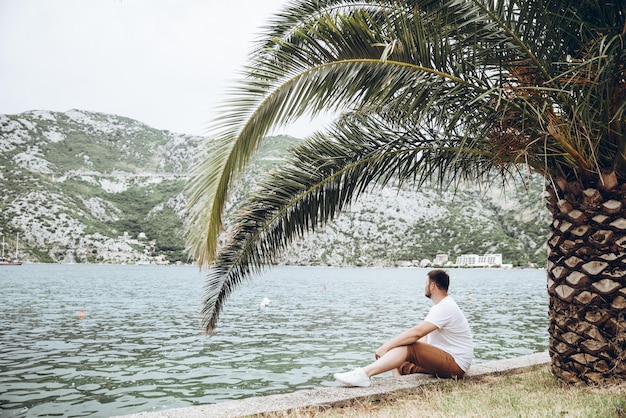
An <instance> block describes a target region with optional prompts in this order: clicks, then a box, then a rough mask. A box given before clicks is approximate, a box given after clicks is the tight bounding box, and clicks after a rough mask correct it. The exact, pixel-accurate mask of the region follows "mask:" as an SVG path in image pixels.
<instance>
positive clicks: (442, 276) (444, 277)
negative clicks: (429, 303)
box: [428, 270, 450, 292]
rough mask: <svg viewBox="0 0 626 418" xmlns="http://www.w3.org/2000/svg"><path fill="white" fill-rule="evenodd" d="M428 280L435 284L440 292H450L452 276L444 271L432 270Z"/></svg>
mask: <svg viewBox="0 0 626 418" xmlns="http://www.w3.org/2000/svg"><path fill="white" fill-rule="evenodd" d="M428 280H430V281H432V282H435V285H436V286H437V287H438V288H439V290H445V291H446V292H447V291H448V287H449V286H450V276H448V273H446V272H445V271H443V270H431V271H429V272H428Z"/></svg>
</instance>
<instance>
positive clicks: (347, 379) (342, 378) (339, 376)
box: [334, 368, 371, 387]
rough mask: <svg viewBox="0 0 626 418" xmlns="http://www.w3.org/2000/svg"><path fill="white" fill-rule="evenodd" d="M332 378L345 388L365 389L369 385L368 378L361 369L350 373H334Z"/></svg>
mask: <svg viewBox="0 0 626 418" xmlns="http://www.w3.org/2000/svg"><path fill="white" fill-rule="evenodd" d="M334 377H335V380H338V381H339V382H341V383H343V384H344V385H345V386H360V387H367V386H369V385H370V384H371V381H370V378H369V377H368V376H367V375H366V374H365V372H364V371H363V369H361V368H357V369H354V370H352V371H351V372H345V373H335V374H334Z"/></svg>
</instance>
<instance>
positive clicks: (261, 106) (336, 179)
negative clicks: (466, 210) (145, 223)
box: [188, 0, 626, 329]
mask: <svg viewBox="0 0 626 418" xmlns="http://www.w3.org/2000/svg"><path fill="white" fill-rule="evenodd" d="M625 17H626V7H625V6H624V2H623V1H621V0H620V1H614V2H611V3H607V2H600V1H591V0H581V1H578V2H570V1H569V0H546V1H531V0H508V1H507V0H412V1H403V2H400V1H394V0H383V1H380V0H379V1H373V0H363V1H357V0H320V1H316V2H307V1H292V2H291V3H290V4H289V5H288V6H287V7H286V8H285V10H284V11H283V12H281V13H279V14H278V15H277V16H276V17H275V19H274V20H273V21H272V22H271V23H270V24H269V25H268V27H267V28H266V32H265V34H264V36H263V40H262V41H261V42H259V44H258V45H259V46H258V48H257V51H256V53H255V54H254V55H253V57H252V59H251V62H250V64H249V66H248V67H247V68H246V69H245V73H244V77H243V79H242V80H241V82H240V83H239V84H238V85H237V86H236V88H235V89H234V90H233V91H232V99H231V100H230V101H229V102H228V103H227V104H226V105H225V108H224V112H223V113H222V114H221V115H220V117H219V119H218V120H217V121H216V123H215V125H214V126H213V131H212V132H213V134H214V135H213V136H214V138H215V139H214V141H213V142H212V143H211V145H212V148H211V150H210V151H209V153H208V154H209V156H208V157H207V158H206V161H205V163H204V164H202V165H200V166H198V168H197V170H196V172H195V173H194V180H193V182H192V183H191V186H190V190H191V191H192V197H191V210H190V222H189V228H190V233H189V240H188V241H189V245H190V248H191V251H192V253H194V254H195V256H196V259H197V260H198V262H199V263H200V264H202V265H209V264H211V263H214V269H213V270H212V271H211V274H210V279H209V283H208V288H207V297H206V301H205V302H206V305H205V311H204V317H205V325H206V326H207V329H212V328H213V327H214V326H215V324H216V321H217V316H218V315H219V312H220V310H221V308H222V306H223V303H224V301H225V299H226V298H227V296H228V295H229V294H230V292H231V291H232V289H233V288H234V287H235V286H236V285H237V284H239V283H240V282H241V280H244V279H245V278H246V277H248V276H249V275H250V274H251V273H254V272H256V271H258V270H259V269H261V268H263V267H264V266H266V265H269V264H272V263H273V262H274V261H275V260H276V257H277V255H278V254H279V253H280V251H282V250H283V249H284V248H285V246H286V245H288V244H289V243H290V242H291V241H292V240H293V239H295V238H298V237H300V236H301V235H302V234H304V233H305V232H306V231H310V230H313V229H314V228H316V227H318V226H320V225H324V224H325V223H326V222H328V221H330V220H332V219H333V218H334V217H335V216H336V214H338V213H339V212H340V211H341V210H342V209H343V208H345V206H346V205H348V204H349V203H350V202H351V201H352V200H353V199H355V198H357V197H358V196H359V194H360V193H362V192H363V191H364V190H365V189H366V188H367V187H370V186H371V185H373V184H378V185H380V184H386V183H389V182H392V181H394V182H395V181H398V182H403V181H409V180H413V181H415V182H416V183H417V184H418V185H419V184H420V182H423V181H426V180H427V179H435V180H437V181H438V182H439V183H440V184H441V185H442V186H444V185H452V186H454V184H455V182H458V181H461V180H464V179H471V180H477V179H481V178H485V176H488V175H489V173H491V172H493V170H496V171H499V172H500V173H501V174H502V175H506V174H507V173H510V172H513V171H515V167H516V165H518V164H525V165H528V166H530V167H531V168H532V169H533V170H535V171H537V172H539V173H542V174H543V175H544V176H546V177H548V178H553V179H554V178H564V179H569V180H571V179H583V180H584V181H591V182H593V181H597V179H598V176H599V173H601V172H602V171H604V170H607V169H611V170H615V171H617V174H618V176H621V177H622V178H623V179H626V157H625V156H626V135H625V129H626V128H625V126H626V123H625V122H626V121H624V108H625V107H626V105H625V104H624V100H625V97H626V81H625V76H624V62H625V53H624V51H625V49H624V46H623V45H624V42H623V38H624V35H625V33H626V26H625ZM322 110H334V111H336V112H337V113H339V114H341V115H342V118H343V119H341V120H340V121H339V122H337V123H336V124H335V125H334V129H333V130H330V131H328V132H326V133H325V134H323V135H322V134H320V135H319V136H317V137H314V138H312V139H311V142H310V143H309V145H307V146H304V147H298V148H296V149H295V150H294V157H293V158H294V159H293V160H292V161H291V162H290V164H289V165H288V166H287V167H286V168H284V169H283V170H281V171H280V176H271V177H269V178H268V180H267V182H265V183H262V184H263V189H262V193H261V194H260V195H255V196H253V197H251V198H250V199H249V200H248V201H246V203H245V205H244V207H245V210H244V211H243V212H240V213H238V214H237V215H236V216H235V218H234V219H235V220H234V225H235V226H234V227H233V229H232V230H230V231H229V238H228V239H226V244H225V246H224V247H222V248H221V249H220V250H219V252H218V237H219V236H220V234H221V233H222V220H223V217H224V206H225V204H226V201H227V199H228V194H229V191H230V189H231V188H232V184H233V182H235V181H236V178H237V175H238V174H239V173H240V172H241V171H242V170H243V169H244V168H245V166H246V164H247V163H248V160H249V159H250V157H251V155H252V154H253V153H254V152H255V150H256V149H257V147H258V146H259V143H260V141H262V139H263V137H264V136H265V135H266V134H267V132H269V130H270V129H271V128H273V127H276V126H280V125H282V124H286V123H289V122H291V121H293V120H295V119H297V118H298V117H301V116H302V115H304V114H307V113H310V114H313V115H315V114H316V113H317V112H320V111H322Z"/></svg>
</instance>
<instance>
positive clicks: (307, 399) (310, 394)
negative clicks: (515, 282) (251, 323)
mask: <svg viewBox="0 0 626 418" xmlns="http://www.w3.org/2000/svg"><path fill="white" fill-rule="evenodd" d="M549 362H550V357H549V355H548V352H542V353H535V354H531V355H528V356H523V357H517V358H513V359H507V360H497V361H491V362H488V363H482V364H477V365H473V366H472V367H470V369H469V371H468V372H467V374H466V377H469V378H471V377H472V376H481V375H486V374H493V373H504V372H513V371H517V370H520V369H525V368H528V367H532V366H536V365H542V364H547V363H549ZM437 380H438V379H437V378H434V377H431V376H427V375H423V374H416V375H410V376H402V377H384V378H378V379H376V378H375V379H372V385H371V386H370V387H367V388H347V387H343V386H338V387H331V388H323V389H314V390H306V391H298V392H293V393H286V394H280V395H267V396H257V397H252V398H247V399H241V400H236V401H226V402H220V403H216V404H211V405H202V406H192V407H187V408H177V409H169V410H165V411H159V412H142V413H138V414H133V415H126V416H125V418H140V417H141V418H189V417H191V418H193V417H212V418H232V417H242V416H248V415H255V414H262V413H267V412H278V411H287V410H291V409H296V408H305V407H310V406H318V407H332V406H340V405H342V404H346V403H349V402H353V401H355V400H358V399H366V398H369V397H371V396H377V395H383V394H390V393H393V392H397V391H401V390H408V389H413V388H415V387H418V386H420V385H424V384H428V383H432V382H436V381H437Z"/></svg>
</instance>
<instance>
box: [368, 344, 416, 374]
mask: <svg viewBox="0 0 626 418" xmlns="http://www.w3.org/2000/svg"><path fill="white" fill-rule="evenodd" d="M407 354H408V350H407V348H406V346H400V347H395V348H392V349H391V350H389V351H387V352H386V353H385V355H384V356H382V357H380V358H379V359H378V360H376V361H375V362H373V363H371V364H369V365H367V366H365V367H363V371H364V372H365V374H366V375H367V376H368V377H372V376H375V375H377V374H381V373H384V372H387V371H389V370H394V369H395V371H396V372H398V367H400V366H401V365H402V363H404V362H405V361H406V358H407ZM399 375H400V373H399V372H398V376H399ZM394 376H395V374H394Z"/></svg>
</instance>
